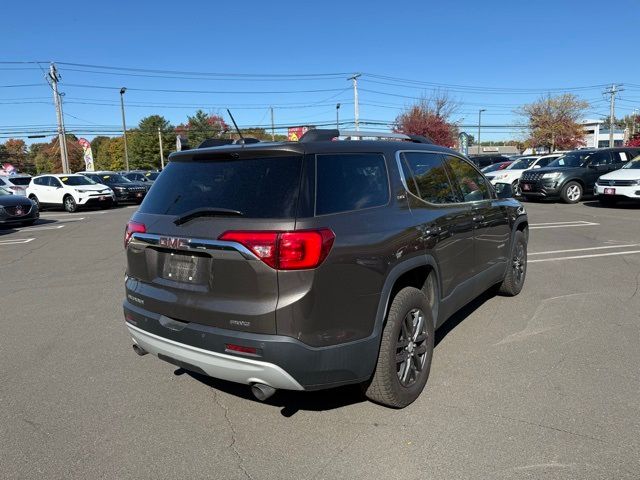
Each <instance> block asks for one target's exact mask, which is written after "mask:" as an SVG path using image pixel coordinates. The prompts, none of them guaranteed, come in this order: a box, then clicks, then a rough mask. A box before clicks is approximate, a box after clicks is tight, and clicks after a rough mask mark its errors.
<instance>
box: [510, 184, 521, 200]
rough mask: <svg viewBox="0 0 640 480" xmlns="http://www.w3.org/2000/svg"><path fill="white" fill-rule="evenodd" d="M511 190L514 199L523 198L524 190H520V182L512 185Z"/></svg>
mask: <svg viewBox="0 0 640 480" xmlns="http://www.w3.org/2000/svg"><path fill="white" fill-rule="evenodd" d="M511 190H512V191H513V196H514V197H517V198H519V197H521V196H522V190H520V182H519V181H518V180H516V181H515V182H513V183H512V184H511Z"/></svg>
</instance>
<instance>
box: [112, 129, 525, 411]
mask: <svg viewBox="0 0 640 480" xmlns="http://www.w3.org/2000/svg"><path fill="white" fill-rule="evenodd" d="M359 135H361V134H358V133H357V132H339V131H337V130H312V131H310V132H309V133H307V134H306V135H305V136H303V137H302V139H301V141H300V142H297V143H293V142H288V143H256V144H251V145H229V146H222V147H214V148H200V149H194V150H187V151H182V152H177V153H174V154H172V155H171V157H170V160H171V161H170V162H169V164H168V166H167V168H166V169H165V171H163V173H162V175H161V176H160V177H159V178H158V180H157V181H156V183H155V185H154V188H153V189H152V190H151V191H150V192H149V194H148V195H147V197H146V198H145V200H144V202H143V203H142V205H141V206H140V209H139V210H138V211H137V212H136V213H135V214H134V215H133V217H132V218H131V221H130V222H129V223H128V224H127V228H126V231H125V247H126V253H127V264H128V265H127V275H126V299H125V302H124V314H125V318H126V325H127V328H128V329H129V332H130V334H131V337H132V340H133V342H134V350H135V351H136V352H137V353H138V354H140V355H144V354H146V353H149V352H150V353H153V354H154V355H156V356H158V357H159V358H161V359H163V360H165V361H167V362H170V363H172V364H174V365H178V366H180V367H183V368H185V369H187V370H190V371H194V372H199V373H202V374H206V375H210V376H212V377H217V378H221V379H225V380H230V381H233V382H240V383H244V384H248V385H251V386H252V391H253V392H254V394H255V395H256V397H257V398H259V399H265V398H268V397H269V396H270V395H271V394H273V393H274V391H275V389H289V390H317V389H324V388H330V387H335V386H338V385H344V384H350V383H361V384H362V385H363V386H364V388H365V391H366V395H367V396H368V397H369V398H370V399H372V400H374V401H376V402H379V403H382V404H385V405H389V406H392V407H404V406H406V405H408V404H409V403H411V402H412V401H414V400H415V399H416V398H417V397H418V395H419V394H420V392H421V391H422V389H423V388H424V385H425V383H426V381H427V377H428V376H429V369H430V367H431V357H432V354H433V347H434V329H436V328H437V327H439V326H440V325H441V324H442V323H444V321H445V320H446V319H447V318H448V317H450V316H451V315H452V314H453V313H454V312H455V311H456V310H458V309H459V308H461V307H462V306H463V305H465V304H466V303H468V302H469V301H470V300H472V299H473V298H475V297H476V296H478V295H479V294H481V293H482V292H484V291H485V290H487V289H489V288H491V287H493V286H496V287H497V288H499V290H500V291H501V292H502V293H503V294H506V295H516V294H518V293H519V292H520V290H521V289H522V286H523V283H524V279H525V274H526V265H527V263H526V262H527V238H528V223H527V216H526V214H525V211H524V208H523V207H522V206H521V205H520V203H518V202H517V201H516V200H514V199H512V198H499V196H498V195H497V194H496V193H495V191H494V190H493V188H492V186H491V185H490V184H489V182H488V181H487V180H486V179H485V178H484V176H483V175H482V174H481V173H480V172H479V171H478V170H477V168H476V167H475V166H474V165H473V164H472V163H471V162H470V161H468V160H467V159H466V158H465V157H463V156H461V155H460V154H459V153H457V152H455V151H453V150H449V149H446V148H442V147H438V146H436V145H432V144H430V143H429V142H428V141H427V140H426V139H424V138H422V137H415V136H407V135H401V134H373V133H366V135H367V136H372V137H376V138H385V140H380V139H378V140H366V139H362V140H358V141H331V140H332V139H334V138H343V137H344V136H347V137H348V138H351V139H354V138H360V137H359ZM507 187H508V186H507ZM507 190H508V189H507ZM507 194H508V192H507ZM501 196H502V195H501Z"/></svg>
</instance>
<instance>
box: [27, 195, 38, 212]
mask: <svg viewBox="0 0 640 480" xmlns="http://www.w3.org/2000/svg"><path fill="white" fill-rule="evenodd" d="M29 200H31V201H32V202H33V203H35V204H36V207H38V210H40V200H38V197H36V196H35V195H29Z"/></svg>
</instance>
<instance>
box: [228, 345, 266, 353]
mask: <svg viewBox="0 0 640 480" xmlns="http://www.w3.org/2000/svg"><path fill="white" fill-rule="evenodd" d="M224 348H225V350H228V351H230V352H238V353H246V354H249V355H258V349H257V348H255V347H245V346H244V345H234V344H233V343H227V344H225V346H224Z"/></svg>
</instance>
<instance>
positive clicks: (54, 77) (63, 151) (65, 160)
mask: <svg viewBox="0 0 640 480" xmlns="http://www.w3.org/2000/svg"><path fill="white" fill-rule="evenodd" d="M48 79H49V84H50V85H51V89H52V90H53V101H54V103H55V106H56V117H57V120H58V143H59V144H60V163H61V164H62V173H69V157H68V155H67V136H66V133H65V130H64V115H63V114H62V98H61V97H60V94H59V93H58V81H59V80H60V77H59V76H58V70H57V69H56V64H55V63H52V64H51V65H49V78H48Z"/></svg>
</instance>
